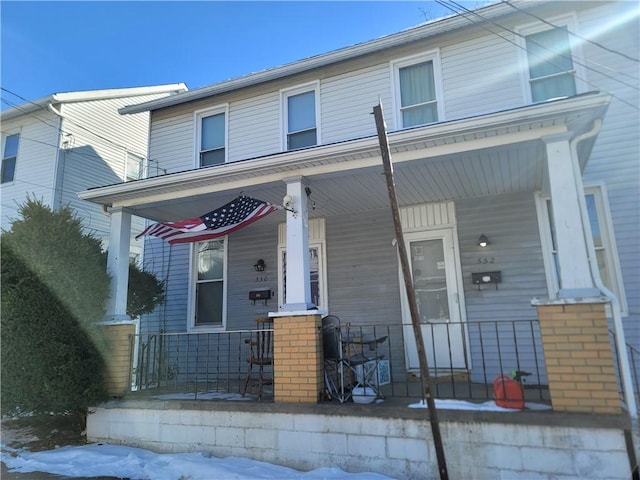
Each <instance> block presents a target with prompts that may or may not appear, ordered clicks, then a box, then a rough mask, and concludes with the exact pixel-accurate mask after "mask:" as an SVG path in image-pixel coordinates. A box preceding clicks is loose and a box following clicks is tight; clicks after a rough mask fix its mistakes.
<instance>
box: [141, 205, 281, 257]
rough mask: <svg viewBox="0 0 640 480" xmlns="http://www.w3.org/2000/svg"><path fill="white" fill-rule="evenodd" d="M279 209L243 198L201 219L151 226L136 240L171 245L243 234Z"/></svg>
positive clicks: (206, 214)
mask: <svg viewBox="0 0 640 480" xmlns="http://www.w3.org/2000/svg"><path fill="white" fill-rule="evenodd" d="M279 209H280V208H279V207H278V206H276V205H273V204H271V203H267V202H265V201H263V200H257V199H255V198H251V197H247V196H245V195H241V196H239V197H238V198H236V199H235V200H233V201H231V202H229V203H227V204H226V205H223V206H222V207H220V208H217V209H215V210H214V211H212V212H209V213H205V214H204V215H202V216H201V217H196V218H189V219H187V220H182V221H180V222H165V223H154V224H152V225H149V226H148V227H147V228H145V229H144V231H143V232H142V233H140V234H139V235H137V236H136V239H138V238H140V237H142V236H144V235H151V236H154V237H159V238H162V239H163V240H166V241H167V242H169V244H170V245H173V244H174V243H191V242H201V241H203V240H210V239H212V238H217V237H222V236H224V235H227V234H229V233H231V232H235V231H236V230H240V229H241V228H244V227H246V226H247V225H250V224H252V223H253V222H256V221H258V220H260V219H261V218H263V217H266V216H267V215H269V214H270V213H273V212H275V211H276V210H279Z"/></svg>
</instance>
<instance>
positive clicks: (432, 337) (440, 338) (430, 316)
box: [401, 228, 466, 375]
mask: <svg viewBox="0 0 640 480" xmlns="http://www.w3.org/2000/svg"><path fill="white" fill-rule="evenodd" d="M453 238H454V237H453V229H451V228H443V229H438V230H429V231H423V232H413V233H409V234H406V235H405V242H406V247H407V254H408V256H409V264H410V267H411V278H412V279H413V287H414V290H415V294H416V302H417V304H418V313H419V320H420V327H421V329H422V337H423V340H424V348H425V351H426V354H427V361H428V363H429V372H430V374H431V375H446V374H451V371H452V369H454V370H457V371H460V370H465V369H466V362H465V358H466V356H465V342H464V329H463V323H462V320H463V318H462V310H461V307H460V297H461V295H462V287H461V284H460V275H459V264H458V261H457V260H456V258H457V254H456V250H455V245H454V241H453ZM401 279H402V275H401ZM401 291H402V323H403V325H404V327H403V328H404V338H405V353H406V361H407V369H408V370H409V371H419V369H420V364H419V360H418V351H417V348H416V341H415V336H414V333H413V327H412V323H411V314H410V312H409V303H408V301H407V295H406V290H405V288H404V282H402V285H401Z"/></svg>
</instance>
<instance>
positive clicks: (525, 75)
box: [515, 12, 588, 103]
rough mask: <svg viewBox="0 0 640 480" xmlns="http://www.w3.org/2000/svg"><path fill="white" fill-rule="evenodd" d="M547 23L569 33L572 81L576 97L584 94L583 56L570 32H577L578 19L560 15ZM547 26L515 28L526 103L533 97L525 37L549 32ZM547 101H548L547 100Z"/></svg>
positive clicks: (533, 25)
mask: <svg viewBox="0 0 640 480" xmlns="http://www.w3.org/2000/svg"><path fill="white" fill-rule="evenodd" d="M547 21H548V22H549V23H551V24H553V25H556V26H558V27H566V28H567V30H568V32H569V34H568V35H569V46H570V47H571V58H572V60H573V71H574V75H573V78H574V81H575V85H576V95H579V94H580V93H584V92H586V91H587V90H588V85H587V83H586V82H585V81H584V80H583V79H585V78H587V77H586V74H585V69H584V67H583V66H582V65H584V56H583V54H582V48H581V46H580V42H579V41H578V39H577V37H576V36H575V35H571V32H575V33H579V32H578V19H577V16H576V14H575V12H572V13H569V14H565V15H561V16H558V17H552V18H549V19H547ZM552 28H553V27H551V26H550V25H549V24H547V23H544V22H534V23H528V24H525V25H520V26H519V27H516V29H515V32H516V34H517V35H516V44H517V45H518V59H519V64H520V79H521V80H520V81H521V85H522V93H523V98H524V99H525V102H526V103H533V95H532V93H531V84H530V80H531V79H530V78H529V57H528V52H527V43H526V37H527V35H532V34H534V33H540V32H544V31H545V30H551V29H552ZM547 101H548V100H547Z"/></svg>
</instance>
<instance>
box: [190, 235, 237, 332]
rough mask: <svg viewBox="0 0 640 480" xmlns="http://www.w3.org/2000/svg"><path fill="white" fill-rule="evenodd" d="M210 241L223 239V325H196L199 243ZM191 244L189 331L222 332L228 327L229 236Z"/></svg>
mask: <svg viewBox="0 0 640 480" xmlns="http://www.w3.org/2000/svg"><path fill="white" fill-rule="evenodd" d="M208 241H222V242H223V248H224V267H223V274H222V275H223V277H222V281H223V286H222V324H221V325H196V312H197V310H198V308H197V305H196V301H197V296H196V284H197V282H198V264H197V262H198V245H199V244H201V243H204V242H208ZM204 242H195V243H192V244H190V248H189V250H190V251H189V265H190V268H189V294H188V299H189V307H188V318H189V320H188V322H187V331H189V332H220V331H225V330H226V328H227V289H228V283H229V282H228V279H229V275H228V268H229V248H228V247H229V242H228V237H226V236H225V237H221V238H216V239H213V240H205V241H204Z"/></svg>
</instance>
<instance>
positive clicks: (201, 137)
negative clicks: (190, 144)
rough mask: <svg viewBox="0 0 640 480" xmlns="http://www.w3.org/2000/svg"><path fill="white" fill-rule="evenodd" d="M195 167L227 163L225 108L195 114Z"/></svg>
mask: <svg viewBox="0 0 640 480" xmlns="http://www.w3.org/2000/svg"><path fill="white" fill-rule="evenodd" d="M196 126H197V134H196V142H197V143H196V145H197V148H196V151H197V153H198V159H197V167H210V166H212V165H220V164H222V163H225V162H226V161H227V148H226V145H227V112H226V107H222V108H216V109H212V110H206V111H201V112H196Z"/></svg>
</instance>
